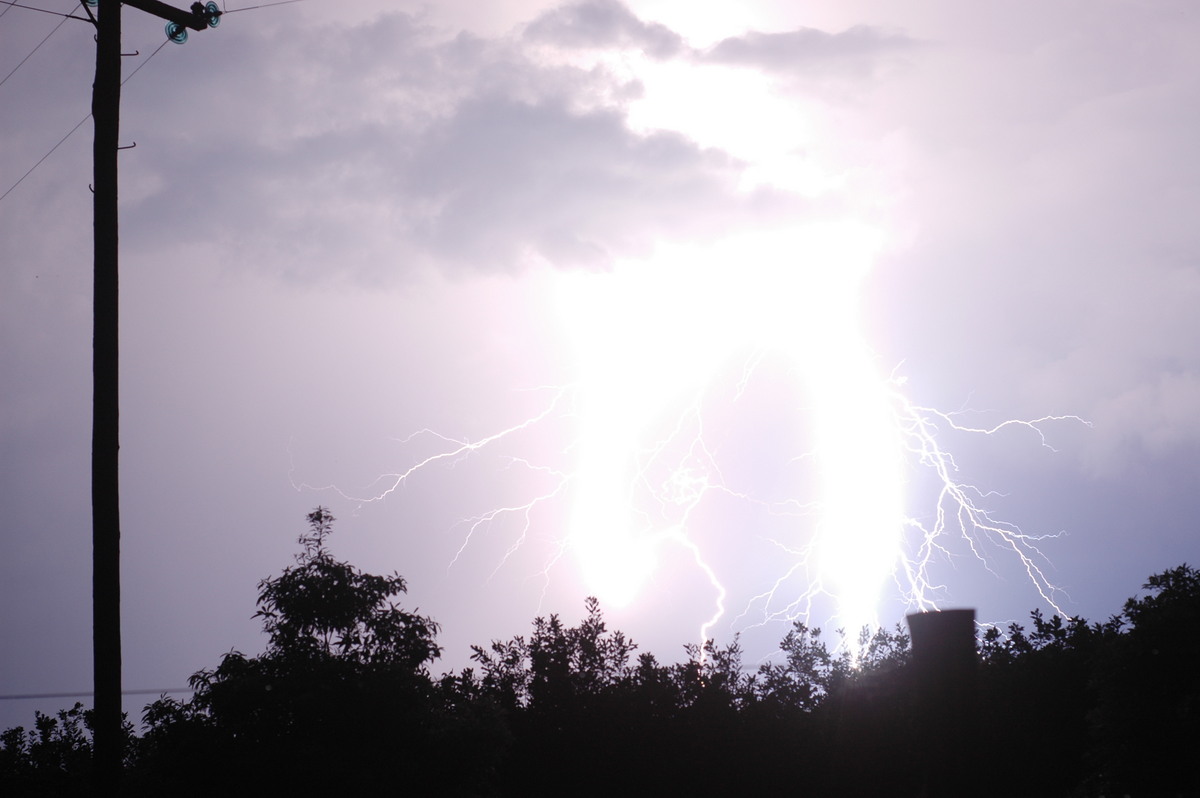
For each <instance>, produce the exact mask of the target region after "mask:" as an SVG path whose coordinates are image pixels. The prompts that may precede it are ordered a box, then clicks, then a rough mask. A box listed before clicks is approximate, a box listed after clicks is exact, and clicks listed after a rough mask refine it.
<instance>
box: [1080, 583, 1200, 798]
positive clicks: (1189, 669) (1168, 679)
mask: <svg viewBox="0 0 1200 798" xmlns="http://www.w3.org/2000/svg"><path fill="white" fill-rule="evenodd" d="M1142 587H1143V589H1144V590H1147V591H1149V593H1148V595H1145V596H1142V597H1140V598H1139V597H1135V598H1131V599H1129V600H1128V601H1126V602H1125V608H1124V613H1123V615H1124V618H1125V619H1126V620H1127V621H1128V624H1129V628H1128V630H1127V631H1126V632H1125V633H1124V634H1121V635H1119V636H1117V637H1116V639H1115V640H1114V641H1113V643H1112V645H1110V646H1107V647H1106V649H1105V651H1104V652H1103V656H1101V657H1100V658H1099V663H1098V667H1097V669H1096V672H1095V675H1094V679H1095V682H1096V687H1097V691H1098V696H1097V700H1096V704H1095V709H1094V711H1093V712H1092V713H1091V715H1090V720H1091V726H1092V732H1093V734H1094V736H1095V744H1094V745H1093V746H1092V747H1091V749H1090V752H1089V756H1088V762H1089V764H1090V765H1091V779H1090V782H1091V785H1092V787H1093V788H1094V792H1096V793H1098V794H1099V793H1107V794H1114V793H1115V794H1122V793H1129V794H1136V795H1139V796H1140V795H1148V796H1175V795H1200V771H1197V769H1196V766H1195V756H1196V749H1197V745H1198V744H1200V571H1197V570H1196V569H1195V568H1193V567H1191V566H1189V565H1187V564H1184V565H1180V566H1179V567H1177V568H1172V569H1170V570H1167V571H1163V572H1162V573H1158V574H1155V575H1153V576H1151V577H1150V578H1149V579H1148V580H1147V581H1146V583H1145V584H1144V585H1143V586H1142Z"/></svg>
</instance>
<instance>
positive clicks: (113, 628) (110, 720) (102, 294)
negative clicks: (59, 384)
mask: <svg viewBox="0 0 1200 798" xmlns="http://www.w3.org/2000/svg"><path fill="white" fill-rule="evenodd" d="M120 108H121V3H120V0H100V2H99V6H98V8H97V20H96V82H95V83H94V84H93V85H92V118H93V119H94V120H95V124H96V138H95V143H94V144H93V150H92V171H93V185H92V188H93V190H94V191H95V192H96V193H95V197H94V205H93V246H94V253H93V255H94V266H93V269H94V276H93V280H94V283H93V289H92V290H93V310H92V313H93V326H92V673H93V679H94V681H95V685H94V690H95V693H96V706H95V716H94V720H93V724H94V725H93V734H94V743H95V750H94V757H93V765H94V768H95V779H96V792H97V794H98V795H105V794H108V795H113V794H115V793H116V789H117V785H118V784H119V782H120V778H121V760H122V756H123V753H124V752H123V750H122V748H123V743H124V739H123V738H124V735H123V733H122V729H121V502H120V491H119V487H118V481H117V463H118V456H117V450H118V445H119V440H118V435H117V430H118V420H119V411H120V403H119V401H118V399H119V395H118V391H117V379H118V369H117V352H118V345H117V344H118V325H117V318H118V317H117V147H118V136H119V134H120Z"/></svg>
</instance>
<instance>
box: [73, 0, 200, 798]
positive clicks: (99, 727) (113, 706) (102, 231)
mask: <svg viewBox="0 0 1200 798" xmlns="http://www.w3.org/2000/svg"><path fill="white" fill-rule="evenodd" d="M126 4H127V5H131V6H134V7H135V8H140V9H142V10H143V11H148V12H149V13H151V14H155V15H156V16H160V17H163V18H164V19H167V20H169V21H170V23H171V25H174V26H177V27H176V28H175V29H174V31H173V30H172V28H171V26H170V25H169V26H168V35H169V36H170V37H171V38H172V39H173V40H175V41H181V38H179V37H178V34H179V33H180V31H182V29H183V28H192V29H193V30H204V29H205V28H206V27H210V26H212V25H215V24H216V22H215V21H216V19H217V18H218V17H219V16H220V12H219V11H218V10H217V7H216V5H215V4H214V3H209V4H208V5H207V6H204V5H201V4H200V3H195V4H193V6H192V11H191V13H188V12H186V11H180V10H178V9H175V8H171V7H170V6H167V5H165V4H163V3H160V2H157V0H126ZM95 22H96V79H95V82H94V83H93V84H92V118H93V120H94V121H95V125H96V128H95V130H96V136H95V141H94V144H93V149H92V171H93V175H92V177H93V183H92V190H93V191H94V192H95V198H94V204H93V217H92V226H93V230H92V233H93V246H94V251H93V257H94V265H93V281H94V282H93V289H92V290H93V309H92V313H93V326H92V677H93V681H94V687H93V689H94V690H95V697H96V704H95V713H94V715H93V744H94V749H93V759H92V763H93V768H94V775H95V787H96V794H97V795H104V796H108V795H115V794H116V792H117V788H118V786H119V784H120V780H121V764H122V760H123V758H124V753H125V752H124V743H125V735H124V730H123V729H122V718H121V500H120V496H121V494H120V485H119V481H118V465H119V456H118V453H119V445H120V437H119V434H118V430H119V421H120V395H119V393H118V380H119V376H120V372H119V370H118V352H119V340H120V339H119V324H118V319H119V315H118V290H117V288H118V284H117V283H118V281H117V273H118V270H117V263H118V257H117V256H118V245H117V233H118V217H117V151H118V149H119V136H120V116H121V2H120V0H99V3H98V7H97V9H96V20H95ZM185 37H186V34H185V35H184V38H185Z"/></svg>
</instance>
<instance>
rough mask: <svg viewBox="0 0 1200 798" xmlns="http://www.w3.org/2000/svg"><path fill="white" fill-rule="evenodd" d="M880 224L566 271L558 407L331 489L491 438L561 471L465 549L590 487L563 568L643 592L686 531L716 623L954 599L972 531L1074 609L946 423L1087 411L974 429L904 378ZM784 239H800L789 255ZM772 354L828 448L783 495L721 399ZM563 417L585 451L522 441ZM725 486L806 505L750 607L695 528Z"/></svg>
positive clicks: (815, 441) (417, 468)
mask: <svg viewBox="0 0 1200 798" xmlns="http://www.w3.org/2000/svg"><path fill="white" fill-rule="evenodd" d="M869 233H870V231H869V230H864V229H862V228H858V227H854V226H850V225H841V226H830V227H819V226H810V227H807V228H804V229H802V230H801V231H799V232H797V233H791V234H789V235H788V236H787V237H786V239H784V240H781V239H780V238H779V237H778V236H773V237H766V238H764V237H759V238H755V239H750V238H744V239H741V240H736V241H730V242H726V245H725V246H723V247H713V248H710V249H709V250H707V251H705V252H697V251H695V250H679V251H674V252H667V251H660V252H659V253H657V256H656V258H655V260H654V262H653V264H648V263H629V264H621V265H618V267H616V268H615V269H614V270H613V271H611V272H607V273H603V274H575V275H565V276H563V277H561V278H560V280H559V284H558V290H557V292H556V294H555V296H554V298H553V301H555V302H556V303H557V304H558V307H559V308H560V309H561V311H562V314H561V315H562V319H563V324H564V327H565V328H566V334H567V335H568V336H569V337H570V339H571V342H572V345H573V347H574V351H575V354H576V364H577V373H576V375H575V379H574V381H573V382H572V383H571V384H570V385H569V386H568V387H564V388H557V389H552V390H549V389H547V390H546V391H545V393H544V395H545V396H547V399H546V401H545V404H544V406H543V407H541V408H539V410H538V412H536V413H534V414H533V415H531V416H530V417H528V418H525V419H521V420H519V421H517V422H516V423H514V424H512V425H511V426H509V427H506V428H503V429H499V430H497V431H495V432H494V433H493V434H491V435H488V436H486V437H483V438H480V439H478V440H475V441H467V440H461V439H458V438H455V437H452V436H448V435H445V434H443V433H440V432H434V431H432V430H427V429H426V430H421V431H420V432H417V433H415V434H414V435H413V436H410V438H409V439H407V440H406V441H403V442H402V443H412V442H415V441H416V440H417V439H418V438H420V439H421V443H422V444H423V445H424V446H426V447H428V445H430V444H431V443H435V444H436V447H435V449H434V450H433V453H432V454H429V455H426V456H423V457H422V458H421V459H419V460H418V461H417V462H416V463H414V464H413V465H411V466H410V467H408V468H406V469H405V470H403V471H398V472H395V473H391V474H386V475H382V476H381V477H380V478H379V480H377V481H376V482H375V483H374V484H373V486H372V487H371V488H369V489H365V490H363V491H353V490H348V489H345V488H344V487H335V486H326V487H327V488H328V489H332V490H336V491H337V492H338V493H340V494H341V495H342V496H343V497H345V498H346V499H349V500H352V501H357V502H377V501H382V500H385V499H388V498H389V497H392V496H393V494H395V493H396V491H397V490H398V489H399V488H401V487H403V486H405V485H406V484H409V483H411V482H413V481H415V480H419V479H421V478H422V476H423V475H425V474H426V473H427V472H428V471H429V470H430V469H435V468H439V467H443V466H446V465H449V464H451V463H455V462H458V461H460V460H461V459H463V458H465V457H469V456H472V455H473V454H475V453H478V452H481V451H483V450H485V449H486V450H488V451H491V452H493V453H500V454H502V455H503V457H505V458H506V459H507V460H508V462H509V463H510V464H511V465H515V466H519V467H521V468H524V469H528V470H529V471H531V472H537V473H538V474H539V475H540V476H541V477H542V480H541V482H542V484H543V485H549V486H550V487H549V488H542V489H540V490H537V491H535V492H533V493H531V494H530V495H525V496H515V497H513V498H512V500H511V501H508V502H504V503H502V504H498V505H497V506H495V507H492V508H490V509H488V510H487V511H485V512H482V513H480V514H478V515H476V516H474V517H472V518H470V519H467V520H466V521H465V522H464V523H463V524H462V525H461V527H460V528H462V529H465V532H464V533H463V535H462V539H461V542H460V544H459V546H458V548H457V552H456V554H455V555H454V559H455V560H456V561H457V560H458V559H460V558H463V557H468V556H470V555H471V549H472V545H473V544H474V543H475V541H477V540H478V539H479V536H481V535H490V534H494V533H496V530H498V529H501V528H502V529H503V530H504V532H503V534H506V535H508V536H509V537H508V539H507V540H505V541H504V544H503V551H504V554H503V555H502V556H501V557H500V558H499V560H498V561H497V562H496V564H495V568H497V569H499V568H503V567H504V566H505V564H506V562H507V560H508V559H509V557H510V556H511V555H512V554H513V553H515V552H517V551H519V550H520V549H521V547H522V546H523V545H524V544H525V542H526V540H527V537H528V535H529V534H530V533H531V532H532V531H534V530H535V529H537V528H538V526H539V524H542V523H548V521H546V518H547V517H548V516H550V515H556V516H558V517H561V512H559V513H557V514H552V513H543V510H545V509H546V508H547V506H548V505H550V504H552V503H553V504H554V505H555V506H556V507H559V508H561V504H560V503H561V502H569V503H570V510H569V522H568V523H567V527H566V528H565V529H562V530H551V531H550V532H549V533H548V534H552V535H554V536H555V539H556V540H557V545H556V546H554V547H553V553H552V554H551V555H550V556H549V557H548V558H547V559H546V561H545V562H544V564H543V570H542V575H543V576H544V578H545V579H546V580H549V579H551V578H552V577H553V576H554V572H555V570H556V568H557V567H558V566H559V565H560V564H561V562H562V560H563V558H573V559H574V565H575V567H576V570H577V571H578V573H579V574H581V576H582V578H583V580H584V582H585V584H584V588H585V589H586V590H587V591H588V592H589V594H591V595H595V596H597V597H598V598H600V599H601V601H602V602H605V603H607V604H610V605H625V604H629V603H630V602H634V601H636V600H637V598H638V596H639V594H640V592H641V591H643V590H644V589H645V587H646V584H647V582H648V581H649V580H650V579H651V578H652V577H653V576H654V574H655V571H656V569H657V568H658V567H659V564H660V562H661V559H662V557H663V556H664V554H665V553H666V552H668V550H673V551H674V552H675V554H679V553H680V552H682V553H683V554H684V557H685V559H686V560H687V561H688V562H689V563H690V564H691V567H693V568H694V569H695V572H696V573H697V574H699V575H700V576H701V577H702V578H703V579H704V580H705V581H706V583H707V584H708V585H709V589H710V595H711V604H710V606H711V613H710V614H708V617H707V620H706V621H705V622H704V623H703V625H702V627H701V629H700V637H701V639H702V640H703V639H707V638H708V637H710V636H712V633H713V631H714V628H715V627H716V625H717V624H718V622H720V621H721V620H722V619H727V618H729V616H730V615H731V612H732V613H736V615H735V617H736V619H737V620H738V622H739V623H745V624H753V623H758V622H763V621H767V620H776V619H789V620H790V619H804V620H809V619H810V616H811V614H812V613H813V611H814V606H816V603H817V602H824V603H826V604H831V605H832V606H833V607H834V610H833V617H832V618H828V619H826V618H821V619H817V620H818V621H824V620H833V621H835V622H836V623H837V624H838V625H840V626H842V627H843V628H846V629H850V630H857V629H859V628H862V627H863V626H870V625H874V624H876V623H877V622H878V621H877V610H878V606H879V603H880V601H881V599H882V598H883V597H884V596H885V595H889V597H890V598H892V599H899V600H900V601H902V602H903V603H904V604H906V605H907V606H909V607H911V608H914V609H929V608H933V607H936V606H937V605H938V602H939V600H942V598H943V595H942V592H941V591H940V590H939V588H938V585H937V582H936V580H935V579H934V577H933V572H934V570H935V566H936V565H937V564H938V563H940V562H943V561H945V560H946V559H947V558H949V557H950V556H951V554H952V552H953V551H955V550H963V549H964V548H965V550H966V551H968V552H969V553H970V554H971V555H972V556H973V557H974V558H975V559H977V560H978V563H979V566H980V567H981V568H983V569H989V570H990V567H991V566H990V563H992V562H994V561H995V559H996V558H998V557H1007V558H1010V559H1011V560H1012V561H1013V562H1015V563H1017V564H1019V566H1020V567H1021V568H1022V569H1023V570H1024V572H1025V573H1026V574H1027V575H1028V577H1029V580H1030V582H1031V584H1032V585H1033V587H1034V588H1035V589H1036V590H1037V592H1038V593H1039V594H1040V595H1041V597H1042V598H1043V599H1044V600H1045V601H1046V602H1047V603H1048V604H1050V605H1051V606H1053V607H1054V608H1055V609H1056V610H1058V611H1059V612H1062V610H1061V608H1059V606H1058V602H1057V595H1056V594H1057V590H1056V588H1055V586H1054V585H1053V583H1052V582H1051V580H1050V578H1049V577H1048V576H1047V566H1048V560H1047V558H1046V553H1045V552H1044V551H1043V550H1042V547H1041V546H1042V543H1043V541H1044V539H1045V537H1046V536H1045V535H1041V534H1032V533H1027V532H1026V531H1024V530H1022V528H1021V527H1020V526H1018V525H1016V524H1014V523H1010V522H1008V521H1007V520H1005V519H1002V518H999V517H997V516H996V515H995V514H994V513H993V512H992V511H990V510H989V508H988V506H987V503H986V501H987V498H988V494H987V493H986V492H985V491H984V490H981V489H980V488H978V487H976V486H973V485H972V484H970V483H969V482H967V481H965V479H964V477H963V476H962V475H960V473H959V470H958V466H957V463H956V462H955V459H954V456H953V453H952V452H950V451H948V450H947V449H946V448H945V447H944V446H943V444H942V442H941V441H942V439H943V438H944V437H945V435H946V433H948V432H954V433H956V434H957V433H974V434H978V435H982V436H990V435H995V434H997V433H999V432H1001V431H1003V430H1005V429H1008V428H1011V427H1024V428H1027V429H1028V430H1029V431H1032V433H1033V439H1034V440H1036V441H1037V442H1038V443H1040V444H1041V445H1044V446H1048V445H1049V443H1048V442H1047V437H1046V436H1047V434H1048V433H1049V431H1050V428H1051V426H1052V425H1054V424H1058V423H1064V422H1068V423H1086V422H1083V421H1082V420H1081V419H1079V418H1078V417H1076V416H1070V415H1055V416H1045V417H1041V418H1036V419H1030V420H1009V421H1005V422H1003V423H1001V424H999V425H995V426H990V427H973V426H970V425H967V424H963V423H961V422H960V421H959V419H960V418H962V416H959V415H955V414H949V413H945V412H941V411H938V410H934V409H930V408H927V407H921V406H919V405H917V404H915V403H913V402H912V401H910V400H909V398H908V397H907V396H906V394H905V393H904V390H903V388H904V383H903V380H901V379H898V378H896V377H895V376H890V375H885V374H883V373H881V372H880V371H879V370H878V368H877V364H876V362H875V360H876V359H875V356H874V355H873V353H872V351H871V349H870V347H869V346H868V345H867V342H866V341H864V340H863V337H862V333H861V331H860V330H861V325H860V323H859V315H858V314H859V309H858V302H859V299H858V298H859V287H860V283H861V281H862V280H863V278H864V277H865V275H866V272H867V268H868V266H869V264H870V263H871V262H872V260H873V257H874V255H875V247H876V244H875V241H874V239H872V237H871V236H870V235H869ZM780 252H787V253H790V257H789V258H788V259H786V260H782V259H780V258H779V256H778V253H780ZM731 264H732V265H731ZM805 264H819V268H818V267H817V266H806V265H805ZM764 358H774V359H775V360H776V361H782V362H784V363H786V365H787V368H786V372H787V373H788V374H789V375H791V379H793V380H794V381H795V383H796V384H795V386H794V388H795V393H796V395H798V396H801V395H802V396H804V397H805V400H804V401H803V402H802V403H797V405H796V406H795V408H794V410H793V411H791V412H794V413H797V414H804V415H805V424H804V425H803V427H804V429H806V430H808V431H809V435H808V437H807V439H803V440H801V439H797V440H794V441H786V440H784V441H779V440H776V441H772V442H771V445H772V446H784V447H790V448H791V450H792V452H793V454H792V457H793V458H794V459H804V460H805V461H806V462H807V463H809V465H810V467H809V468H807V469H806V470H804V472H803V473H804V474H805V475H806V477H805V484H800V483H799V482H798V483H797V484H795V485H794V489H790V490H789V493H788V495H787V496H785V497H782V498H781V497H779V496H778V495H769V496H768V495H762V494H761V492H759V491H757V490H756V486H755V485H754V484H753V480H749V481H747V480H746V479H745V477H744V475H743V476H741V477H740V478H739V482H738V484H732V482H731V480H729V479H727V478H726V476H725V473H726V470H727V469H726V465H727V464H726V463H724V462H723V451H722V446H721V445H719V444H717V443H714V441H713V439H712V437H711V436H710V435H709V433H708V427H709V425H710V419H709V418H708V413H709V412H710V411H709V408H710V405H711V404H712V403H711V402H709V401H708V399H709V397H710V395H711V394H712V393H713V392H714V391H716V390H718V388H717V386H722V387H723V389H726V390H728V388H729V386H728V383H729V378H728V374H729V373H730V372H731V366H732V369H733V370H734V371H737V372H739V373H740V377H739V378H738V379H737V380H735V381H734V382H735V386H734V388H733V400H732V402H731V403H730V404H729V407H730V408H732V412H735V413H736V412H738V409H737V408H738V397H739V396H740V394H741V392H742V391H743V390H745V389H746V388H747V387H748V386H752V385H753V384H754V381H755V380H756V379H758V374H757V364H759V363H761V362H762V360H763V359H764ZM747 412H753V411H749V410H748V411H747ZM552 419H553V420H555V421H556V422H562V421H564V420H565V421H569V422H571V426H573V427H574V431H573V432H572V433H570V435H569V436H568V439H565V440H563V441H562V442H561V447H560V448H561V450H562V451H563V452H564V453H565V457H566V460H567V461H568V462H570V463H571V465H570V467H569V468H563V467H561V466H559V465H551V464H543V463H538V462H537V461H536V460H535V459H534V458H533V457H531V456H529V455H528V454H527V453H523V452H521V451H516V450H514V449H513V448H512V447H513V445H514V444H515V442H517V441H519V440H520V433H524V432H527V431H529V430H532V429H536V428H537V427H538V425H543V424H547V423H549V422H550V421H551V420H552ZM558 426H561V424H559V425H556V428H557V427H558ZM780 428H781V429H795V425H788V424H781V425H780ZM426 450H427V451H428V449H426ZM913 473H920V474H922V475H923V479H922V480H921V482H922V484H924V485H929V484H932V485H933V490H932V494H931V493H930V492H929V490H928V489H925V490H918V489H917V486H916V485H915V481H914V480H912V479H911V478H909V477H910V476H911V475H912V474H913ZM297 487H301V488H310V489H311V488H312V486H309V485H300V486H297ZM918 494H920V495H918ZM717 497H721V500H722V501H723V502H735V503H742V504H744V506H745V507H747V508H754V509H756V510H758V511H761V512H764V513H767V514H769V515H771V516H772V517H775V518H783V519H784V520H785V521H786V524H785V526H784V528H783V532H782V533H781V532H780V527H779V526H778V525H776V526H774V527H773V528H772V530H771V531H770V532H764V533H763V534H764V536H768V537H769V538H770V542H771V544H772V545H773V546H774V551H775V552H776V554H775V556H774V558H773V559H774V572H773V574H771V575H768V576H766V577H764V579H763V584H762V586H761V590H759V591H758V592H757V593H755V594H753V595H749V594H747V595H749V597H748V598H745V599H740V601H741V605H740V606H736V607H730V606H728V604H729V602H730V601H731V599H730V595H729V591H728V590H727V587H726V582H727V578H726V577H727V575H726V574H725V573H723V569H724V568H726V567H728V566H727V563H726V559H725V558H718V557H716V556H714V554H713V552H712V551H710V549H711V541H709V542H708V543H706V542H705V541H704V540H703V539H701V537H700V536H697V535H696V534H694V531H695V529H696V527H697V525H698V524H702V523H703V522H704V520H705V514H706V513H707V512H708V511H709V507H710V505H711V504H712V503H713V500H714V499H716V498H717ZM396 498H399V497H396ZM918 519H926V520H918ZM502 520H503V521H505V522H509V523H505V524H499V523H498V522H500V521H502ZM513 521H515V522H516V523H515V524H514V523H511V522H513ZM560 523H561V522H560ZM539 531H540V532H542V533H543V534H546V533H547V531H546V530H544V529H542V530H539ZM741 532H742V533H743V534H744V530H743V531H741ZM1064 614H1065V613H1064Z"/></svg>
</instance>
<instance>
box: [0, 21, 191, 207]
mask: <svg viewBox="0 0 1200 798" xmlns="http://www.w3.org/2000/svg"><path fill="white" fill-rule="evenodd" d="M170 41H171V40H170V39H164V40H163V43H162V44H160V45H159V46H158V49H156V50H155V51H154V52H152V53H150V55H148V56H146V58H145V59H144V60H143V61H142V63H140V64H138V65H137V69H134V70H133V71H132V72H130V73H129V74H128V75H126V76H125V79H124V80H122V81H121V85H122V86H124V85H125V84H126V83H128V82H129V80H130V79H131V78H132V77H133V76H134V75H136V74H137V73H138V70H140V69H141V68H142V67H144V66H145V65H146V64H148V63H150V59H151V58H153V57H154V56H156V55H158V52H159V50H162V48H163V47H165V46H166V45H167V44H168V43H169V42H170ZM91 118H92V115H91V114H88V115H87V116H85V117H84V118H83V119H80V120H79V122H78V124H76V125H75V127H73V128H71V129H70V131H68V132H67V135H65V136H63V137H62V138H61V139H59V140H58V143H57V144H55V145H54V146H53V147H51V148H50V151H49V152H47V153H46V154H45V155H43V156H42V157H41V158H39V159H38V162H37V163H35V164H34V165H33V166H31V167H29V171H28V172H26V173H25V174H23V175H21V177H20V178H18V179H17V182H15V183H13V184H12V185H11V186H9V187H8V190H7V191H5V192H4V193H3V194H0V202H3V201H4V198H5V197H7V196H8V195H9V194H11V193H12V192H13V190H14V189H16V187H17V186H19V185H21V183H22V181H24V180H25V178H27V177H29V176H30V175H31V174H33V170H34V169H37V168H38V167H39V166H41V165H42V162H43V161H45V160H46V159H47V158H49V157H50V156H51V155H53V154H54V151H55V150H57V149H58V148H59V147H61V146H62V145H63V142H64V141H66V140H67V139H69V138H71V135H72V134H73V133H74V132H75V131H76V130H79V128H81V127H83V123H84V122H86V121H88V120H89V119H91Z"/></svg>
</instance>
